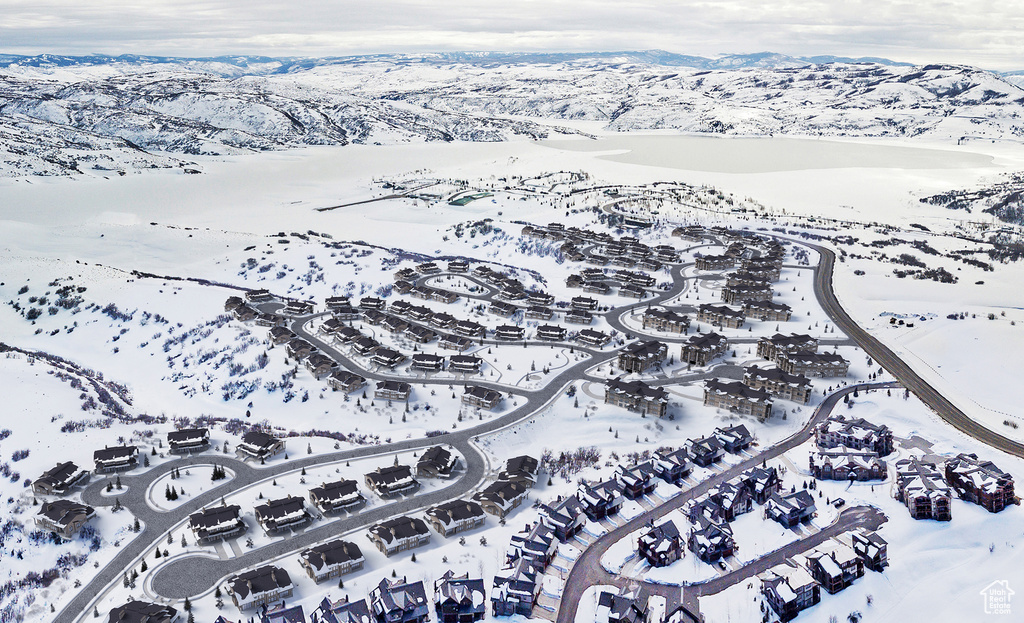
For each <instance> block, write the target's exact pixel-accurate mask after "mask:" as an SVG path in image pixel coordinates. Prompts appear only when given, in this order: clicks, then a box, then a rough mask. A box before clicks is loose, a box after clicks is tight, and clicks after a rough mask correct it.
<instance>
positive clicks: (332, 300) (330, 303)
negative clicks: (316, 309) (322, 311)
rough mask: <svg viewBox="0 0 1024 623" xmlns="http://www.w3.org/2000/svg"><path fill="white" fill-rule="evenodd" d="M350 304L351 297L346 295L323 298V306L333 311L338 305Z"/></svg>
mask: <svg viewBox="0 0 1024 623" xmlns="http://www.w3.org/2000/svg"><path fill="white" fill-rule="evenodd" d="M351 304H352V299H351V298H350V297H347V296H328V297H327V298H325V299H324V307H326V308H327V311H334V310H335V309H337V308H339V307H345V306H348V305H351Z"/></svg>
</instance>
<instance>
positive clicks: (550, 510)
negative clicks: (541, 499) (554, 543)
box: [540, 495, 587, 543]
mask: <svg viewBox="0 0 1024 623" xmlns="http://www.w3.org/2000/svg"><path fill="white" fill-rule="evenodd" d="M540 514H541V520H542V521H543V522H544V523H545V524H547V525H549V526H551V528H552V530H554V534H555V538H556V539H558V540H559V541H560V542H562V543H565V542H566V541H568V540H569V539H571V538H573V537H574V536H576V535H577V534H579V532H580V531H581V530H583V526H584V525H586V523H587V513H586V511H585V510H584V508H583V504H582V503H581V502H580V500H579V498H578V497H576V496H575V495H570V496H568V497H565V498H562V497H561V496H559V499H558V500H556V501H555V502H553V503H551V504H541V506H540Z"/></svg>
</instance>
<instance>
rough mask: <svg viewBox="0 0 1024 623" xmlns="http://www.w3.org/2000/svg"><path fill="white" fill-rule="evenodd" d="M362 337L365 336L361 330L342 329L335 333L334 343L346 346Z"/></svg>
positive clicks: (352, 328) (353, 328)
mask: <svg viewBox="0 0 1024 623" xmlns="http://www.w3.org/2000/svg"><path fill="white" fill-rule="evenodd" d="M361 337H365V336H364V335H363V334H362V333H360V332H359V329H356V328H355V327H341V328H340V329H338V330H337V331H336V332H335V333H334V343H335V344H338V345H339V346H344V345H345V344H352V343H353V342H355V341H356V340H358V339H359V338H361ZM367 339H371V338H367Z"/></svg>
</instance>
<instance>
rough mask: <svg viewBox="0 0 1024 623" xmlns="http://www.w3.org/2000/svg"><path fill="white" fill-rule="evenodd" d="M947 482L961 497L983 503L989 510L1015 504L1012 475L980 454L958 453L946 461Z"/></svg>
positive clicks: (994, 511) (999, 509)
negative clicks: (985, 459) (980, 457)
mask: <svg viewBox="0 0 1024 623" xmlns="http://www.w3.org/2000/svg"><path fill="white" fill-rule="evenodd" d="M945 468H946V470H945V471H946V481H947V482H948V483H949V485H950V486H951V487H953V490H954V491H956V492H957V495H959V496H960V499H961V500H966V501H968V502H972V503H974V504H977V505H978V506H981V507H982V508H984V509H985V510H987V511H989V512H990V513H998V512H999V511H1001V510H1003V509H1004V508H1006V505H1007V504H1013V503H1014V494H1013V476H1011V475H1010V474H1008V473H1006V472H1004V471H1003V470H1001V469H999V468H998V467H996V465H995V463H993V462H992V461H983V460H981V459H979V458H978V455H977V454H964V453H961V454H958V455H957V456H956V458H954V459H950V460H948V461H946V465H945Z"/></svg>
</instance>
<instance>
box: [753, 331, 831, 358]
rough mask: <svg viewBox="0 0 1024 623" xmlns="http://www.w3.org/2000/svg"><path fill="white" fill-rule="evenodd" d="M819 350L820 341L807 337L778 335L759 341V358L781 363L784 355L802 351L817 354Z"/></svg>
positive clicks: (801, 335)
mask: <svg viewBox="0 0 1024 623" xmlns="http://www.w3.org/2000/svg"><path fill="white" fill-rule="evenodd" d="M817 350H818V340H817V339H815V338H813V337H811V336H809V335H807V334H798V333H791V334H790V335H782V334H781V333H776V334H775V335H773V336H771V337H762V338H761V339H759V340H758V341H757V356H758V357H762V358H764V359H767V360H768V361H773V362H775V363H778V362H779V359H780V355H781V354H783V353H796V352H800V351H808V352H815V351H817Z"/></svg>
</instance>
